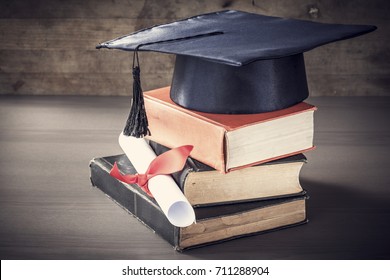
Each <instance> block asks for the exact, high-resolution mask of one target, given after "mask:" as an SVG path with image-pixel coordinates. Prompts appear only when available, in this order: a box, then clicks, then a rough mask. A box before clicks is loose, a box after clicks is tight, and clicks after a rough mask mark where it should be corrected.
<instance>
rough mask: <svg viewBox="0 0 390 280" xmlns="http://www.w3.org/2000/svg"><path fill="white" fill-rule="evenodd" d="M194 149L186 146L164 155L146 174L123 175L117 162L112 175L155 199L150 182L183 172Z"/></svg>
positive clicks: (160, 156) (158, 158) (155, 160)
mask: <svg viewBox="0 0 390 280" xmlns="http://www.w3.org/2000/svg"><path fill="white" fill-rule="evenodd" d="M192 149H193V146H191V145H186V146H181V147H177V148H174V149H172V150H169V151H167V152H165V153H162V154H161V155H159V156H158V157H156V158H155V159H154V160H153V161H152V162H151V163H150V165H149V167H148V170H147V171H146V173H145V174H125V175H123V174H122V173H121V172H120V171H119V168H118V166H117V164H116V162H115V163H114V166H113V167H112V169H111V171H110V175H111V176H113V177H115V178H116V179H118V180H119V181H122V182H125V183H127V184H137V185H138V186H139V187H140V188H141V189H142V190H144V191H145V192H146V193H147V194H148V195H149V196H151V197H153V195H152V194H151V193H150V191H149V188H148V181H149V180H150V179H151V178H153V177H154V176H157V175H168V174H172V173H175V172H178V171H180V170H182V169H183V167H184V164H185V163H186V160H187V157H188V156H189V155H190V153H191V151H192Z"/></svg>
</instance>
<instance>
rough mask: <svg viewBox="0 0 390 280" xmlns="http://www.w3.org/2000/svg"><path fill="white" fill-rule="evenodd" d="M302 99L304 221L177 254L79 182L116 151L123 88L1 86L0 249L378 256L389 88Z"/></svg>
mask: <svg viewBox="0 0 390 280" xmlns="http://www.w3.org/2000/svg"><path fill="white" fill-rule="evenodd" d="M309 102H311V103H312V104H315V105H317V106H318V107H319V110H318V111H317V112H316V115H315V144H316V145H317V149H316V150H314V151H312V152H309V153H307V154H306V156H307V157H308V161H309V163H308V164H307V165H305V166H304V169H303V171H302V174H301V175H302V176H301V182H302V185H303V186H304V187H305V188H306V190H307V191H308V193H309V195H310V200H309V201H308V209H307V211H308V217H309V220H310V222H309V223H308V224H306V225H304V226H300V227H295V228H291V229H287V230H283V231H277V232H273V233H269V234H263V235H257V236H253V237H248V238H241V239H237V240H233V241H229V242H225V243H221V244H217V245H212V246H208V247H203V248H199V249H194V250H189V251H186V252H184V253H178V252H175V251H174V250H173V249H172V248H171V247H170V245H168V244H167V243H166V242H165V241H164V240H163V239H161V238H160V237H159V236H157V235H155V234H154V233H152V232H151V231H150V230H149V229H147V228H146V227H144V226H143V225H142V224H140V223H139V222H138V221H137V220H136V219H134V218H133V217H132V216H130V215H129V214H127V213H126V212H125V211H124V210H122V209H121V208H120V207H118V206H117V205H116V204H115V203H113V202H112V201H111V200H110V199H109V198H107V197H106V196H105V195H103V193H102V192H100V191H99V190H98V189H97V188H93V187H92V186H91V184H90V181H89V168H88V163H89V160H90V159H92V158H93V157H100V156H106V155H113V154H118V153H121V150H120V147H119V145H118V141H117V137H118V135H119V132H120V131H121V129H122V125H123V124H124V122H125V118H126V117H127V114H128V110H129V103H130V99H129V98H123V97H33V96H23V97H17V96H1V97H0V256H1V259H389V258H390V160H389V159H390V125H389V120H390V98H385V97H383V98H379V97H378V98H372V97H371V98H366V97H351V98H347V97H320V98H311V99H310V100H309Z"/></svg>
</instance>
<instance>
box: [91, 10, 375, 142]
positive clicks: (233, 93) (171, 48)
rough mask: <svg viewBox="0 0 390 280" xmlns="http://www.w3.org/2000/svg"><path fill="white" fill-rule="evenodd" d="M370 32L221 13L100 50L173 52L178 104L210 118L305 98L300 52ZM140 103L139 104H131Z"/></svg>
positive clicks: (278, 106)
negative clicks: (207, 113)
mask: <svg viewBox="0 0 390 280" xmlns="http://www.w3.org/2000/svg"><path fill="white" fill-rule="evenodd" d="M375 29H376V27H375V26H369V25H342V24H324V23H317V22H310V21H304V20H294V19H285V18H278V17H270V16H263V15H258V14H251V13H246V12H240V11H221V12H215V13H209V14H203V15H199V16H195V17H191V18H188V19H184V20H179V21H176V22H172V23H168V24H163V25H157V26H153V27H151V28H146V29H142V30H140V31H137V32H134V33H131V34H129V35H126V36H123V37H119V38H117V39H114V40H111V41H107V42H105V43H101V44H99V45H98V46H97V48H109V49H121V50H126V51H135V55H134V58H135V59H136V60H137V61H138V55H137V51H155V52H162V53H170V54H175V55H177V56H176V64H175V69H174V74H173V79H172V85H171V98H172V100H173V101H174V102H175V103H177V104H179V105H181V106H183V107H186V108H188V109H192V110H197V111H203V112H209V113H222V114H251V113H261V112H268V111H273V110H279V109H283V108H286V107H289V106H292V105H294V104H296V103H299V102H301V101H303V100H304V99H306V98H307V97H308V88H307V82H306V73H305V64H304V60H303V52H306V51H308V50H311V49H313V48H315V47H318V46H321V45H324V44H327V43H331V42H334V41H338V40H343V39H348V38H352V37H355V36H359V35H362V34H365V33H368V32H371V31H373V30H375ZM133 64H134V63H133ZM136 64H138V63H136ZM133 69H138V70H139V68H138V67H136V66H133ZM138 70H137V71H138ZM137 71H136V72H137ZM133 72H134V71H133ZM135 74H136V76H134V77H135V84H136V85H137V84H138V83H139V82H140V81H139V76H138V77H137V74H139V73H135ZM133 75H134V73H133ZM133 98H134V97H133ZM139 102H140V104H138V105H137V106H141V107H142V106H143V103H142V102H141V101H135V102H134V101H133V103H139ZM133 106H134V105H133ZM125 130H126V129H125ZM127 134H132V132H128V133H127ZM133 134H134V133H133ZM135 134H137V133H135ZM142 134H143V133H141V135H142Z"/></svg>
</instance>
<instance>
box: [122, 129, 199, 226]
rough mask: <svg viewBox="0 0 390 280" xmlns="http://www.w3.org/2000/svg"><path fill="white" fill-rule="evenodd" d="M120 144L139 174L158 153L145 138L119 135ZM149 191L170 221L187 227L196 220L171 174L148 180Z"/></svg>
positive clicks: (144, 170) (143, 171) (175, 224)
mask: <svg viewBox="0 0 390 280" xmlns="http://www.w3.org/2000/svg"><path fill="white" fill-rule="evenodd" d="M119 145H120V147H121V148H122V150H123V151H124V153H125V154H126V156H127V157H128V158H129V159H130V160H131V163H132V164H133V166H134V168H135V170H137V172H138V173H139V174H145V172H146V171H147V169H148V167H149V165H150V163H151V162H152V161H153V160H154V159H155V158H156V154H155V153H154V151H153V150H152V148H151V147H150V146H149V144H148V143H147V142H146V140H145V139H143V138H135V137H132V136H125V135H123V133H121V134H120V135H119ZM148 187H149V191H150V192H151V193H152V195H153V197H154V199H155V200H156V201H157V203H158V205H159V206H160V207H161V210H162V211H163V212H164V214H165V216H166V217H167V218H168V220H169V222H171V224H173V225H174V226H177V227H187V226H189V225H191V224H192V223H194V222H195V212H194V209H193V208H192V206H191V204H190V203H189V202H188V200H187V198H186V197H185V196H184V194H183V193H182V191H181V190H180V188H179V187H178V186H177V184H176V182H175V181H174V180H173V179H172V177H171V176H170V175H157V176H155V177H153V178H151V179H150V180H149V181H148Z"/></svg>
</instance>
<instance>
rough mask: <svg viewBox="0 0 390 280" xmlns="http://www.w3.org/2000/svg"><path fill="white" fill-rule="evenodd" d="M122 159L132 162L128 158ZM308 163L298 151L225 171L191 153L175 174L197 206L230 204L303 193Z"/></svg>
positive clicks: (154, 146) (161, 149) (159, 151)
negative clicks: (302, 175)
mask: <svg viewBox="0 0 390 280" xmlns="http://www.w3.org/2000/svg"><path fill="white" fill-rule="evenodd" d="M149 145H150V146H151V147H152V149H153V151H154V152H155V153H156V155H160V154H162V153H164V152H166V151H168V150H169V148H167V147H165V146H163V145H161V144H159V143H157V142H154V141H149ZM119 157H126V156H125V155H123V156H119ZM119 157H118V158H119ZM120 161H121V162H122V165H126V164H131V163H130V161H129V160H128V159H127V158H122V159H120ZM304 163H306V157H305V156H304V155H303V154H297V155H294V156H289V157H285V158H281V159H278V160H274V161H270V162H267V163H263V164H259V165H255V166H251V167H248V168H243V169H239V170H234V171H231V172H229V173H226V174H222V173H220V172H218V171H217V170H215V169H213V168H211V167H210V166H208V165H206V164H204V163H202V162H200V161H197V160H196V159H193V158H192V157H189V158H188V159H187V161H186V164H185V166H184V168H183V170H182V171H180V172H176V173H173V174H172V177H173V179H174V180H175V182H176V183H177V185H178V186H179V187H180V189H181V190H182V191H183V193H184V194H185V196H186V197H187V199H188V201H189V202H190V203H191V205H193V206H194V207H197V206H205V205H215V204H228V203H236V202H243V201H251V200H262V199H268V198H272V197H281V196H288V195H293V194H300V193H302V192H303V189H302V187H301V185H300V182H299V174H300V171H301V168H302V166H303V164H304Z"/></svg>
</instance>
